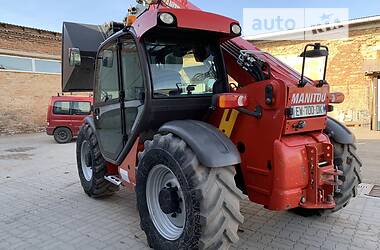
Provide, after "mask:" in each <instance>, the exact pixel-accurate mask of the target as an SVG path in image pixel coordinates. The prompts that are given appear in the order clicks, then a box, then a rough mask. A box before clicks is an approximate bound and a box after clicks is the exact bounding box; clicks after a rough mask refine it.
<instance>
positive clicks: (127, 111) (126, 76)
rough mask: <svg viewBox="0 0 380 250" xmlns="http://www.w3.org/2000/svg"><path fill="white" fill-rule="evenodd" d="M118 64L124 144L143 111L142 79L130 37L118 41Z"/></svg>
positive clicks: (137, 58)
mask: <svg viewBox="0 0 380 250" xmlns="http://www.w3.org/2000/svg"><path fill="white" fill-rule="evenodd" d="M120 58H121V59H120V63H121V68H120V70H121V77H122V93H123V97H124V98H123V99H124V101H123V103H122V109H123V113H122V116H123V120H124V124H123V125H124V129H123V130H124V131H125V132H124V133H125V139H126V143H128V141H129V139H131V137H132V136H131V135H132V133H134V132H135V131H134V130H135V128H136V126H137V121H138V119H139V117H140V116H141V114H142V111H143V104H144V103H143V101H144V100H143V98H144V78H143V73H142V68H141V62H140V59H139V54H138V50H137V45H136V43H135V40H134V39H133V38H132V36H131V35H128V34H127V35H125V36H123V37H122V38H121V39H120Z"/></svg>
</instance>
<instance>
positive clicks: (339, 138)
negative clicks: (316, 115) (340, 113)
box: [325, 117, 356, 144]
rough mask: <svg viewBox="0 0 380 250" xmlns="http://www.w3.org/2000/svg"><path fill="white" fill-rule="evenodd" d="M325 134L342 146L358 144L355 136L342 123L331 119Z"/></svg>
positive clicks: (328, 120)
mask: <svg viewBox="0 0 380 250" xmlns="http://www.w3.org/2000/svg"><path fill="white" fill-rule="evenodd" d="M325 133H326V134H327V135H328V136H329V137H330V138H331V139H333V140H334V141H336V142H337V143H340V144H354V143H355V142H356V139H355V136H354V134H353V133H351V131H350V130H349V129H348V128H347V127H346V126H344V125H343V124H342V123H340V122H338V121H337V120H335V119H334V118H331V117H327V126H326V129H325Z"/></svg>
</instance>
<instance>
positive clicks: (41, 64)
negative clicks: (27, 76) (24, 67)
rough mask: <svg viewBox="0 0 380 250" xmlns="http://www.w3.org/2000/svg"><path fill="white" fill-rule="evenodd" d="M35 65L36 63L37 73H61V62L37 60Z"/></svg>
mask: <svg viewBox="0 0 380 250" xmlns="http://www.w3.org/2000/svg"><path fill="white" fill-rule="evenodd" d="M34 63H35V72H42V73H61V63H60V62H59V61H49V60H42V59H35V60H34Z"/></svg>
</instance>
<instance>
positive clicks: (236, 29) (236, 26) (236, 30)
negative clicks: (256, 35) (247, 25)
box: [231, 23, 241, 35]
mask: <svg viewBox="0 0 380 250" xmlns="http://www.w3.org/2000/svg"><path fill="white" fill-rule="evenodd" d="M231 31H232V33H234V34H235V35H240V34H241V27H240V25H239V24H237V23H235V24H232V26H231Z"/></svg>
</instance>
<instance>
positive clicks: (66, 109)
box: [53, 102, 70, 115]
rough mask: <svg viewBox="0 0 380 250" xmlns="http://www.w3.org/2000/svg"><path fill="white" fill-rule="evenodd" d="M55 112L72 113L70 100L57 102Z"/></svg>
mask: <svg viewBox="0 0 380 250" xmlns="http://www.w3.org/2000/svg"><path fill="white" fill-rule="evenodd" d="M53 114H56V115H70V102H55V103H54V106H53Z"/></svg>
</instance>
